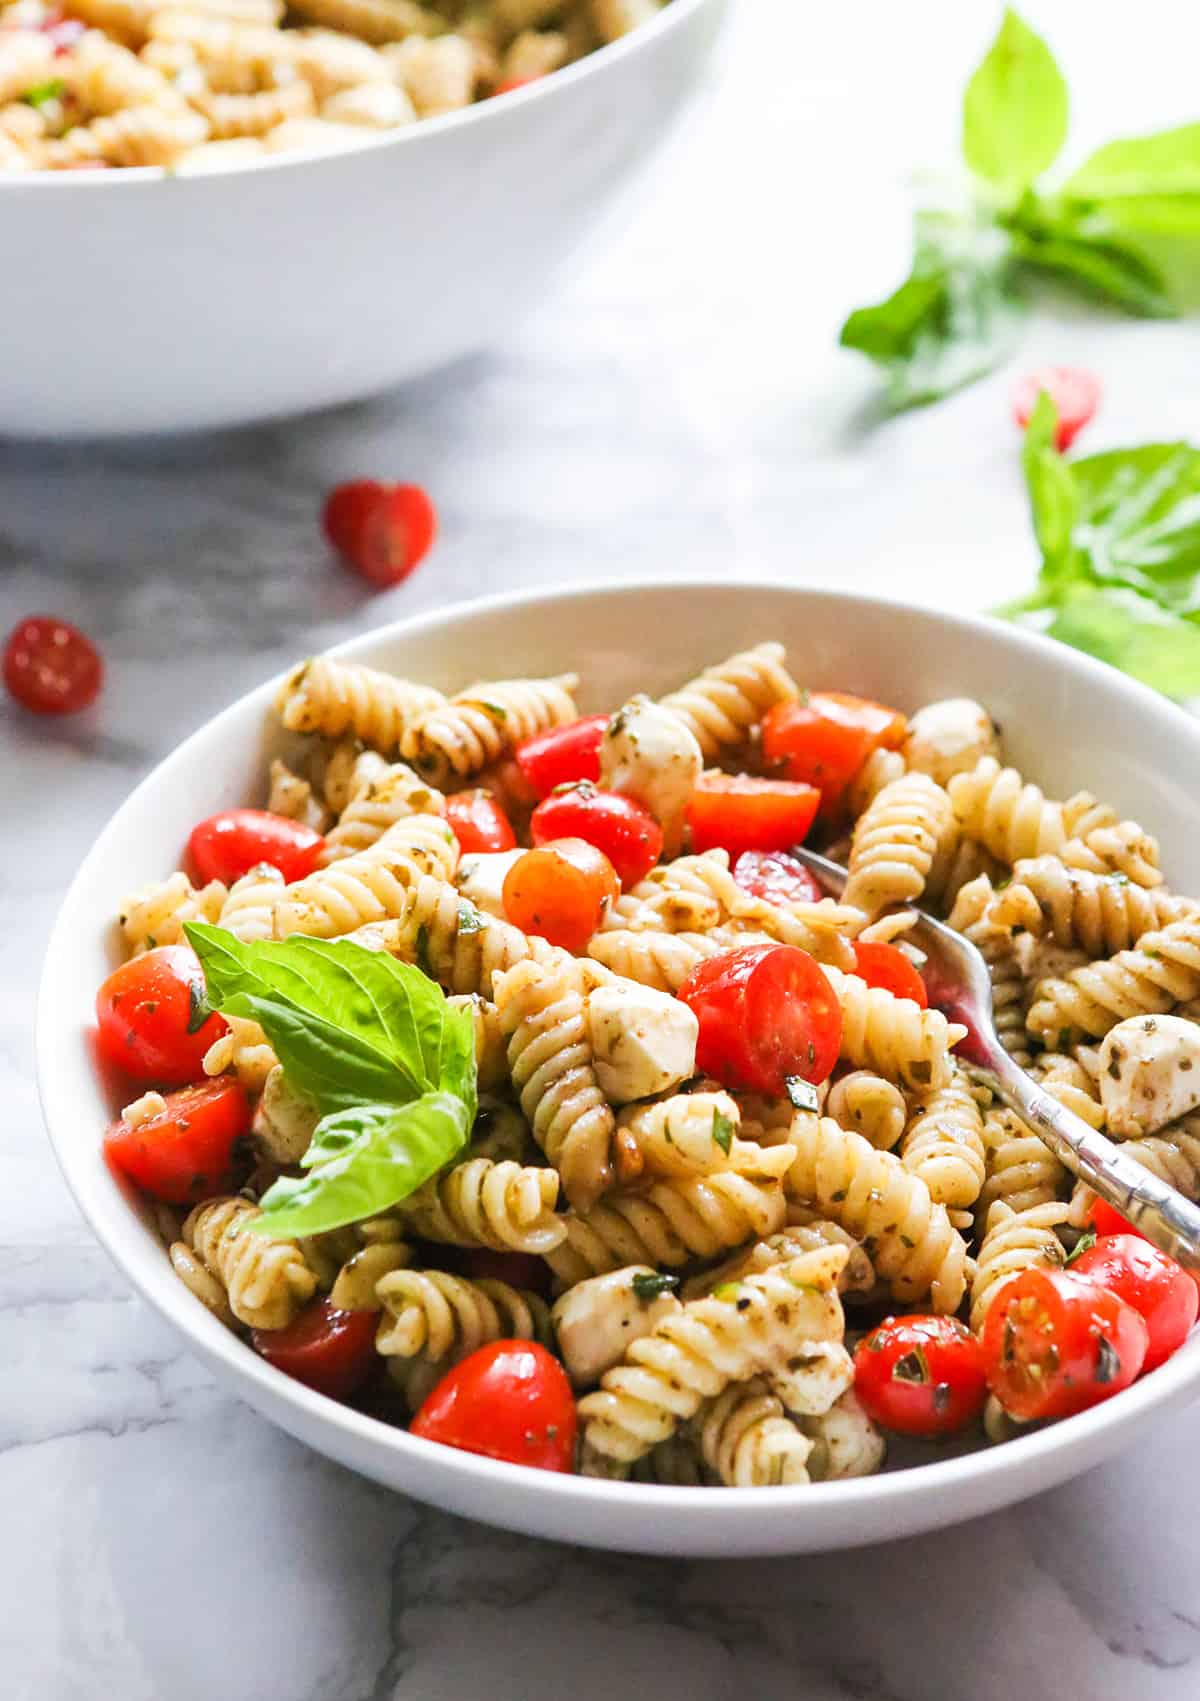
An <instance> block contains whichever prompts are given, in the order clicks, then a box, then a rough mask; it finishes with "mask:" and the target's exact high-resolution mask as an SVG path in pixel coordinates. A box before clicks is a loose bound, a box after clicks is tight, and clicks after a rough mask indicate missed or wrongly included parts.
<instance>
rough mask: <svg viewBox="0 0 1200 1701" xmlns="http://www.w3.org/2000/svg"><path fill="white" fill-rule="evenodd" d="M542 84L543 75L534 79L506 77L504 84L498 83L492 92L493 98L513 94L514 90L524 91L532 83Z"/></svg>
mask: <svg viewBox="0 0 1200 1701" xmlns="http://www.w3.org/2000/svg"><path fill="white" fill-rule="evenodd" d="M538 82H541V75H540V74H539V75H538V76H534V77H506V78H505V80H504V81H503V82H502V83H497V84H496V86H495V88H494V89H493V90H492V94H493V96H495V95H506V94H512V92H513V91H514V89H523V88H525V87H527V86H528V84H530V83H538Z"/></svg>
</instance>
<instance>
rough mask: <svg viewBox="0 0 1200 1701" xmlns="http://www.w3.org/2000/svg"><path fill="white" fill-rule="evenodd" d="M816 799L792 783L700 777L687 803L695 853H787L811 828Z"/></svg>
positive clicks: (811, 792) (733, 776)
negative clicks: (785, 851)
mask: <svg viewBox="0 0 1200 1701" xmlns="http://www.w3.org/2000/svg"><path fill="white" fill-rule="evenodd" d="M820 801H821V798H820V793H819V792H817V791H816V790H815V789H814V788H813V787H812V786H810V785H796V784H795V783H793V781H791V780H759V779H755V778H754V777H753V775H751V774H721V773H716V772H711V773H707V774H701V776H700V779H699V780H698V781H697V783H696V787H695V789H694V790H693V792H692V795H691V798H690V799H689V801H688V810H687V818H688V826H689V828H690V829H691V834H692V849H693V850H694V851H706V850H727V851H728V852H729V854H730V856H739V855H740V854H741V852H742V851H748V850H762V851H771V850H786V849H787V848H788V846H789V845H798V844H799V843H800V842H801V840H802V839H803V838H804V835H805V834H806V833H807V832H808V829H809V828H810V827H811V826H812V823H813V816H814V815H815V814H816V813H817V805H818V804H819V803H820Z"/></svg>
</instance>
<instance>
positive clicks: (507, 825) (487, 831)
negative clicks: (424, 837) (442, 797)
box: [446, 787, 517, 856]
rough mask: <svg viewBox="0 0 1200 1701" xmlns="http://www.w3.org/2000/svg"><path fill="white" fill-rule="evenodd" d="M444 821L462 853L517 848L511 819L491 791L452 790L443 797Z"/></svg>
mask: <svg viewBox="0 0 1200 1701" xmlns="http://www.w3.org/2000/svg"><path fill="white" fill-rule="evenodd" d="M446 820H447V821H448V822H449V823H450V826H451V828H452V829H453V832H454V837H455V838H456V839H457V840H458V848H459V849H460V850H461V851H462V853H463V855H464V856H465V855H466V854H467V852H468V851H485V852H490V851H508V850H516V848H517V835H516V834H515V833H514V832H513V827H512V822H511V821H510V820H509V818H508V816H507V815H506V814H505V813H504V811H503V809H501V807H500V805H499V803H498V802H497V801H496V799H495V798H494V797H493V796H492V794H491V792H490V791H485V790H483V789H482V787H481V788H480V789H479V790H477V791H459V792H455V794H454V796H453V797H448V798H447V799H446Z"/></svg>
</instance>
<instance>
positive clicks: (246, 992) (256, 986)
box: [186, 922, 475, 1111]
mask: <svg viewBox="0 0 1200 1701" xmlns="http://www.w3.org/2000/svg"><path fill="white" fill-rule="evenodd" d="M186 932H187V936H188V939H189V941H190V943H191V945H192V947H193V949H194V950H195V952H196V954H197V956H198V957H199V958H200V963H201V967H202V968H203V969H204V975H205V981H206V984H207V989H208V998H209V1002H210V1003H212V1004H213V1005H215V1006H216V1008H217V1009H219V1010H222V1011H223V1012H224V1013H225V1014H227V1015H233V1016H243V1017H247V1018H249V1019H251V1020H253V1021H256V1022H258V1023H260V1024H261V1026H262V1027H263V1029H264V1030H265V1032H266V1034H267V1038H268V1039H269V1040H270V1041H271V1044H272V1045H273V1046H274V1048H275V1050H276V1052H277V1053H278V1056H279V1060H280V1062H281V1063H282V1064H283V1066H284V1073H285V1074H286V1075H287V1076H288V1077H289V1079H291V1080H292V1082H293V1084H294V1085H295V1086H297V1087H298V1088H300V1089H301V1090H302V1091H304V1092H307V1093H308V1094H310V1095H311V1097H313V1098H314V1099H315V1100H316V1101H317V1103H318V1105H319V1106H320V1107H321V1109H322V1110H323V1111H329V1110H333V1109H341V1108H350V1107H352V1106H354V1105H360V1104H369V1103H373V1102H376V1101H390V1100H403V1099H407V1098H417V1097H419V1096H420V1095H421V1094H422V1093H427V1092H432V1091H445V1092H450V1093H458V1094H459V1095H460V1096H462V1097H464V1098H468V1099H470V1100H471V1101H472V1103H473V1100H474V1092H475V1088H474V1080H475V1051H474V1033H473V1029H472V1025H471V1022H470V1020H469V1018H468V1017H467V1016H466V1015H465V1014H464V1013H463V1012H462V1011H458V1010H455V1009H453V1008H452V1007H451V1006H450V1005H449V1004H448V1003H447V1001H446V998H445V996H444V995H443V993H442V991H441V989H440V988H439V987H438V986H437V985H436V984H435V983H434V982H433V981H431V980H428V979H426V977H425V976H424V975H423V974H421V972H420V970H418V969H416V968H414V967H413V966H412V964H409V963H400V962H397V961H396V959H395V958H394V957H389V956H388V955H387V953H386V952H383V951H368V950H366V949H365V947H363V946H361V945H355V944H353V943H351V942H350V941H349V940H345V939H338V940H327V939H306V938H304V937H302V936H299V935H297V936H295V937H293V938H291V939H285V940H270V941H262V942H260V943H255V944H245V943H243V942H242V941H241V940H239V939H235V938H234V937H233V935H232V934H231V933H228V932H227V931H226V930H225V929H224V928H219V927H212V926H210V925H209V924H208V923H205V922H190V923H189V924H188V926H187V929H186Z"/></svg>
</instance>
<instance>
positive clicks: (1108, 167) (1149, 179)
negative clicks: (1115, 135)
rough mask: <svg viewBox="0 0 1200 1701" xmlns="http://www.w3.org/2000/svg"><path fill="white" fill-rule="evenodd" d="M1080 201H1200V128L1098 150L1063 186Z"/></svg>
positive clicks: (1182, 128) (1184, 127) (1129, 139)
mask: <svg viewBox="0 0 1200 1701" xmlns="http://www.w3.org/2000/svg"><path fill="white" fill-rule="evenodd" d="M1062 193H1063V194H1064V195H1069V196H1070V197H1071V198H1072V199H1074V200H1077V201H1111V200H1116V199H1118V198H1126V197H1131V196H1136V197H1139V198H1140V197H1144V196H1160V195H1184V196H1193V195H1194V196H1197V197H1200V124H1181V125H1179V126H1178V127H1177V128H1176V129H1173V130H1159V131H1157V132H1156V133H1155V134H1153V135H1150V136H1130V137H1127V138H1126V139H1124V140H1123V141H1117V142H1109V143H1108V144H1107V145H1106V146H1105V147H1103V148H1097V150H1096V152H1095V153H1094V154H1091V155H1089V157H1088V158H1087V159H1086V160H1084V162H1083V164H1082V165H1081V166H1080V167H1079V169H1078V171H1076V172H1073V173H1072V175H1071V176H1070V177H1069V178H1068V179H1067V181H1066V182H1065V183H1064V184H1063V187H1062Z"/></svg>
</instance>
